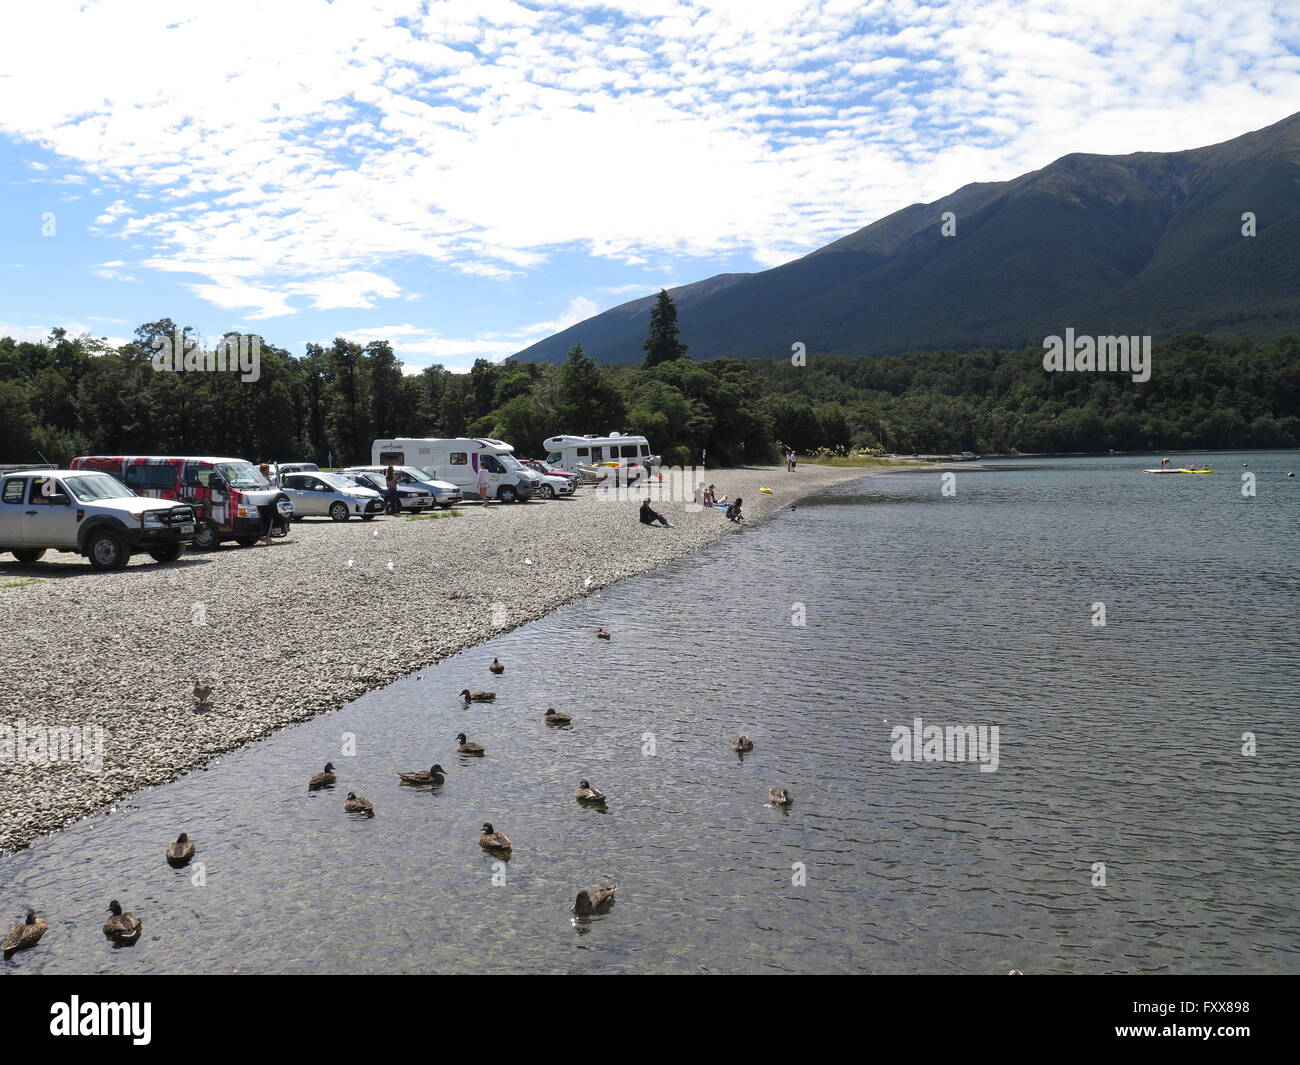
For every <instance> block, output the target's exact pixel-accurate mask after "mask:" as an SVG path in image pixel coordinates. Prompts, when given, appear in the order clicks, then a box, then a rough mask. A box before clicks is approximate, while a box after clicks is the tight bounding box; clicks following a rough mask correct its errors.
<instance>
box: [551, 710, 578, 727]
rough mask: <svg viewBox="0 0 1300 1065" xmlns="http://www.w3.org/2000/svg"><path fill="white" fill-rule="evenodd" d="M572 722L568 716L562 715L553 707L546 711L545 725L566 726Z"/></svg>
mask: <svg viewBox="0 0 1300 1065" xmlns="http://www.w3.org/2000/svg"><path fill="white" fill-rule="evenodd" d="M572 720H573V718H571V717H570V716H569V715H568V714H562V713H560V712H559V711H558V710H556V709H555V708H554V707H552V708H551V709H550V710H547V711H546V723H547V724H548V725H567V724H568V723H569V722H570V721H572Z"/></svg>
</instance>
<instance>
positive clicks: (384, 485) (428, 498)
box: [339, 470, 434, 514]
mask: <svg viewBox="0 0 1300 1065" xmlns="http://www.w3.org/2000/svg"><path fill="white" fill-rule="evenodd" d="M339 476H340V477H346V478H347V479H348V480H349V481H351V482H352V483H353V484H358V485H360V486H361V487H362V488H369V489H371V490H372V491H375V492H378V493H379V494H380V496H381V497H382V496H383V495H384V494H385V493H386V492H387V491H388V481H387V479H386V478H385V477H384V475H383V474H382V473H367V472H366V471H365V470H355V471H353V472H352V473H340V474H339ZM397 501H398V504H399V505H400V506H401V508H402V509H403V510H409V511H410V512H411V513H412V514H419V513H421V512H423V511H426V510H428V509H429V508H430V507H432V506H433V505H434V499H433V495H432V494H431V493H430V492H429V489H428V488H427V487H425V485H424V484H422V483H410V482H408V483H401V482H399V483H398V485H397Z"/></svg>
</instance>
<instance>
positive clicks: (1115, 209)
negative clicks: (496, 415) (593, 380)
mask: <svg viewBox="0 0 1300 1065" xmlns="http://www.w3.org/2000/svg"><path fill="white" fill-rule="evenodd" d="M948 211H951V212H952V213H953V214H954V215H955V216H956V235H954V236H944V235H943V234H942V233H941V218H942V216H943V214H944V213H945V212H948ZM1247 211H1251V212H1254V215H1255V218H1256V226H1257V235H1256V236H1254V237H1245V236H1243V235H1242V225H1243V222H1242V215H1243V213H1244V212H1247ZM1297 247H1300V114H1296V115H1292V116H1291V117H1290V118H1286V119H1284V120H1283V121H1281V122H1278V123H1276V124H1274V125H1272V126H1268V127H1266V128H1265V129H1261V130H1258V131H1256V132H1253V133H1247V134H1245V135H1243V136H1241V137H1237V138H1234V139H1233V140H1230V141H1225V142H1223V143H1221V144H1214V145H1210V146H1209V147H1205V148H1194V149H1190V150H1187V151H1181V152H1164V153H1162V152H1137V153H1135V154H1133V155H1084V154H1073V155H1067V156H1064V157H1063V158H1061V159H1058V160H1056V162H1054V163H1052V164H1051V165H1049V166H1046V167H1044V168H1043V169H1041V170H1035V171H1033V172H1032V173H1029V174H1024V175H1022V176H1020V177H1018V178H1015V179H1013V180H1011V181H998V182H982V183H976V184H971V185H966V186H964V187H963V188H960V189H958V190H957V191H956V192H954V193H952V194H951V195H949V196H945V197H944V198H943V199H940V200H936V201H934V202H933V203H928V204H912V205H911V206H910V207H905V208H903V209H902V210H901V211H897V212H895V213H894V214H891V215H888V216H887V217H885V218H882V219H880V220H878V221H876V222H873V223H872V224H871V225H869V226H867V227H866V228H864V229H860V230H858V231H857V232H856V233H851V234H849V235H848V236H846V237H843V238H841V239H840V240H837V241H835V242H834V243H832V244H828V245H826V247H824V248H820V249H818V250H817V251H815V252H813V253H811V254H810V255H806V256H804V257H803V258H802V259H797V260H795V261H794V262H790V263H786V264H784V265H783V266H778V267H776V268H774V269H771V270H764V271H762V272H760V273H753V274H720V275H718V276H717V277H712V278H709V279H708V280H705V281H699V282H696V283H695V284H691V285H683V286H682V287H680V288H676V289H672V290H670V294H671V295H672V296H673V299H674V300H675V301H676V303H677V308H678V324H679V326H680V327H681V336H682V340H683V341H684V342H685V343H686V344H687V345H689V347H690V353H691V356H692V357H693V358H696V359H706V358H713V357H716V356H721V355H732V356H736V357H741V358H744V357H759V356H786V357H788V356H789V354H790V350H791V345H792V344H793V343H794V342H796V341H798V342H802V343H804V344H805V345H806V346H807V350H808V353H809V354H816V353H822V352H825V353H835V354H840V355H884V354H893V353H897V352H901V351H907V350H913V349H936V348H954V349H957V350H966V349H970V348H975V347H1020V346H1023V345H1035V346H1036V345H1039V344H1041V343H1042V340H1043V337H1044V336H1046V335H1049V334H1053V333H1061V332H1062V331H1063V330H1064V329H1065V328H1066V327H1067V326H1073V327H1074V330H1075V332H1076V333H1077V334H1081V335H1082V334H1094V335H1109V334H1115V333H1122V334H1129V335H1131V334H1143V335H1145V334H1151V335H1153V336H1155V337H1157V338H1159V337H1162V336H1167V335H1169V334H1171V333H1180V332H1193V331H1195V332H1203V333H1210V334H1236V335H1246V336H1255V337H1259V338H1265V337H1273V336H1278V335H1281V334H1283V333H1286V332H1292V333H1295V332H1300V254H1297V252H1296V249H1297ZM653 301H654V295H653V294H652V295H649V296H645V297H643V298H642V299H638V300H634V301H632V302H631V303H625V304H622V305H621V306H618V307H614V308H613V309H611V310H608V311H605V312H603V313H602V314H598V315H595V316H594V317H592V318H588V319H587V320H586V321H583V322H579V323H578V324H577V325H574V326H571V327H570V328H568V329H565V330H564V331H562V332H560V333H556V334H555V335H554V336H550V337H547V338H546V339H545V340H542V341H539V342H538V343H536V344H534V345H532V346H531V347H528V348H525V349H524V350H523V351H520V352H518V353H517V354H516V355H515V356H514V357H515V358H518V359H527V360H533V361H540V362H559V361H562V360H563V359H564V356H565V354H566V353H567V352H568V350H569V348H571V347H572V346H573V345H574V344H577V343H581V344H582V346H583V348H584V350H586V352H587V353H588V354H589V355H592V356H594V357H595V358H597V359H598V360H599V361H601V362H607V363H610V362H635V361H640V360H641V358H642V357H643V353H642V350H641V344H642V342H643V341H644V340H645V336H646V331H647V328H648V324H649V313H650V306H651V304H652V303H653Z"/></svg>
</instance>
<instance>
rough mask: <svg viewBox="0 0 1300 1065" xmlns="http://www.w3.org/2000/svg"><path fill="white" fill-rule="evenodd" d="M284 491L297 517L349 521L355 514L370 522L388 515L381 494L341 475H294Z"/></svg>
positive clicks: (282, 489) (289, 479) (287, 482)
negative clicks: (380, 516) (379, 516)
mask: <svg viewBox="0 0 1300 1065" xmlns="http://www.w3.org/2000/svg"><path fill="white" fill-rule="evenodd" d="M281 491H282V492H284V494H285V495H287V496H288V497H289V499H290V500H291V501H292V503H293V517H294V520H295V521H297V520H298V519H299V518H305V517H311V516H313V515H314V516H316V517H322V518H324V517H329V518H332V519H334V521H347V520H348V518H350V517H352V516H353V515H354V514H355V515H356V516H357V517H359V518H360V519H361V520H362V521H370V520H372V519H373V518H374V517H375V516H376V515H379V514H382V513H383V512H384V500H383V497H382V496H380V494H379V493H378V492H375V491H373V490H371V489H369V488H362V487H361V485H359V484H356V483H355V482H354V481H349V480H348V479H347V478H346V477H340V476H339V475H338V474H337V473H290V474H288V475H286V476H285V478H284V484H283V485H282V486H281Z"/></svg>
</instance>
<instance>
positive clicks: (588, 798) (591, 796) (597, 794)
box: [574, 780, 605, 803]
mask: <svg viewBox="0 0 1300 1065" xmlns="http://www.w3.org/2000/svg"><path fill="white" fill-rule="evenodd" d="M574 798H576V799H577V800H578V801H579V802H590V803H603V802H604V801H605V793H604V792H603V791H600V790H599V789H597V788H593V787H592V786H591V783H590V781H586V780H582V781H579V782H578V790H577V791H576V792H575V793H574Z"/></svg>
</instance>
